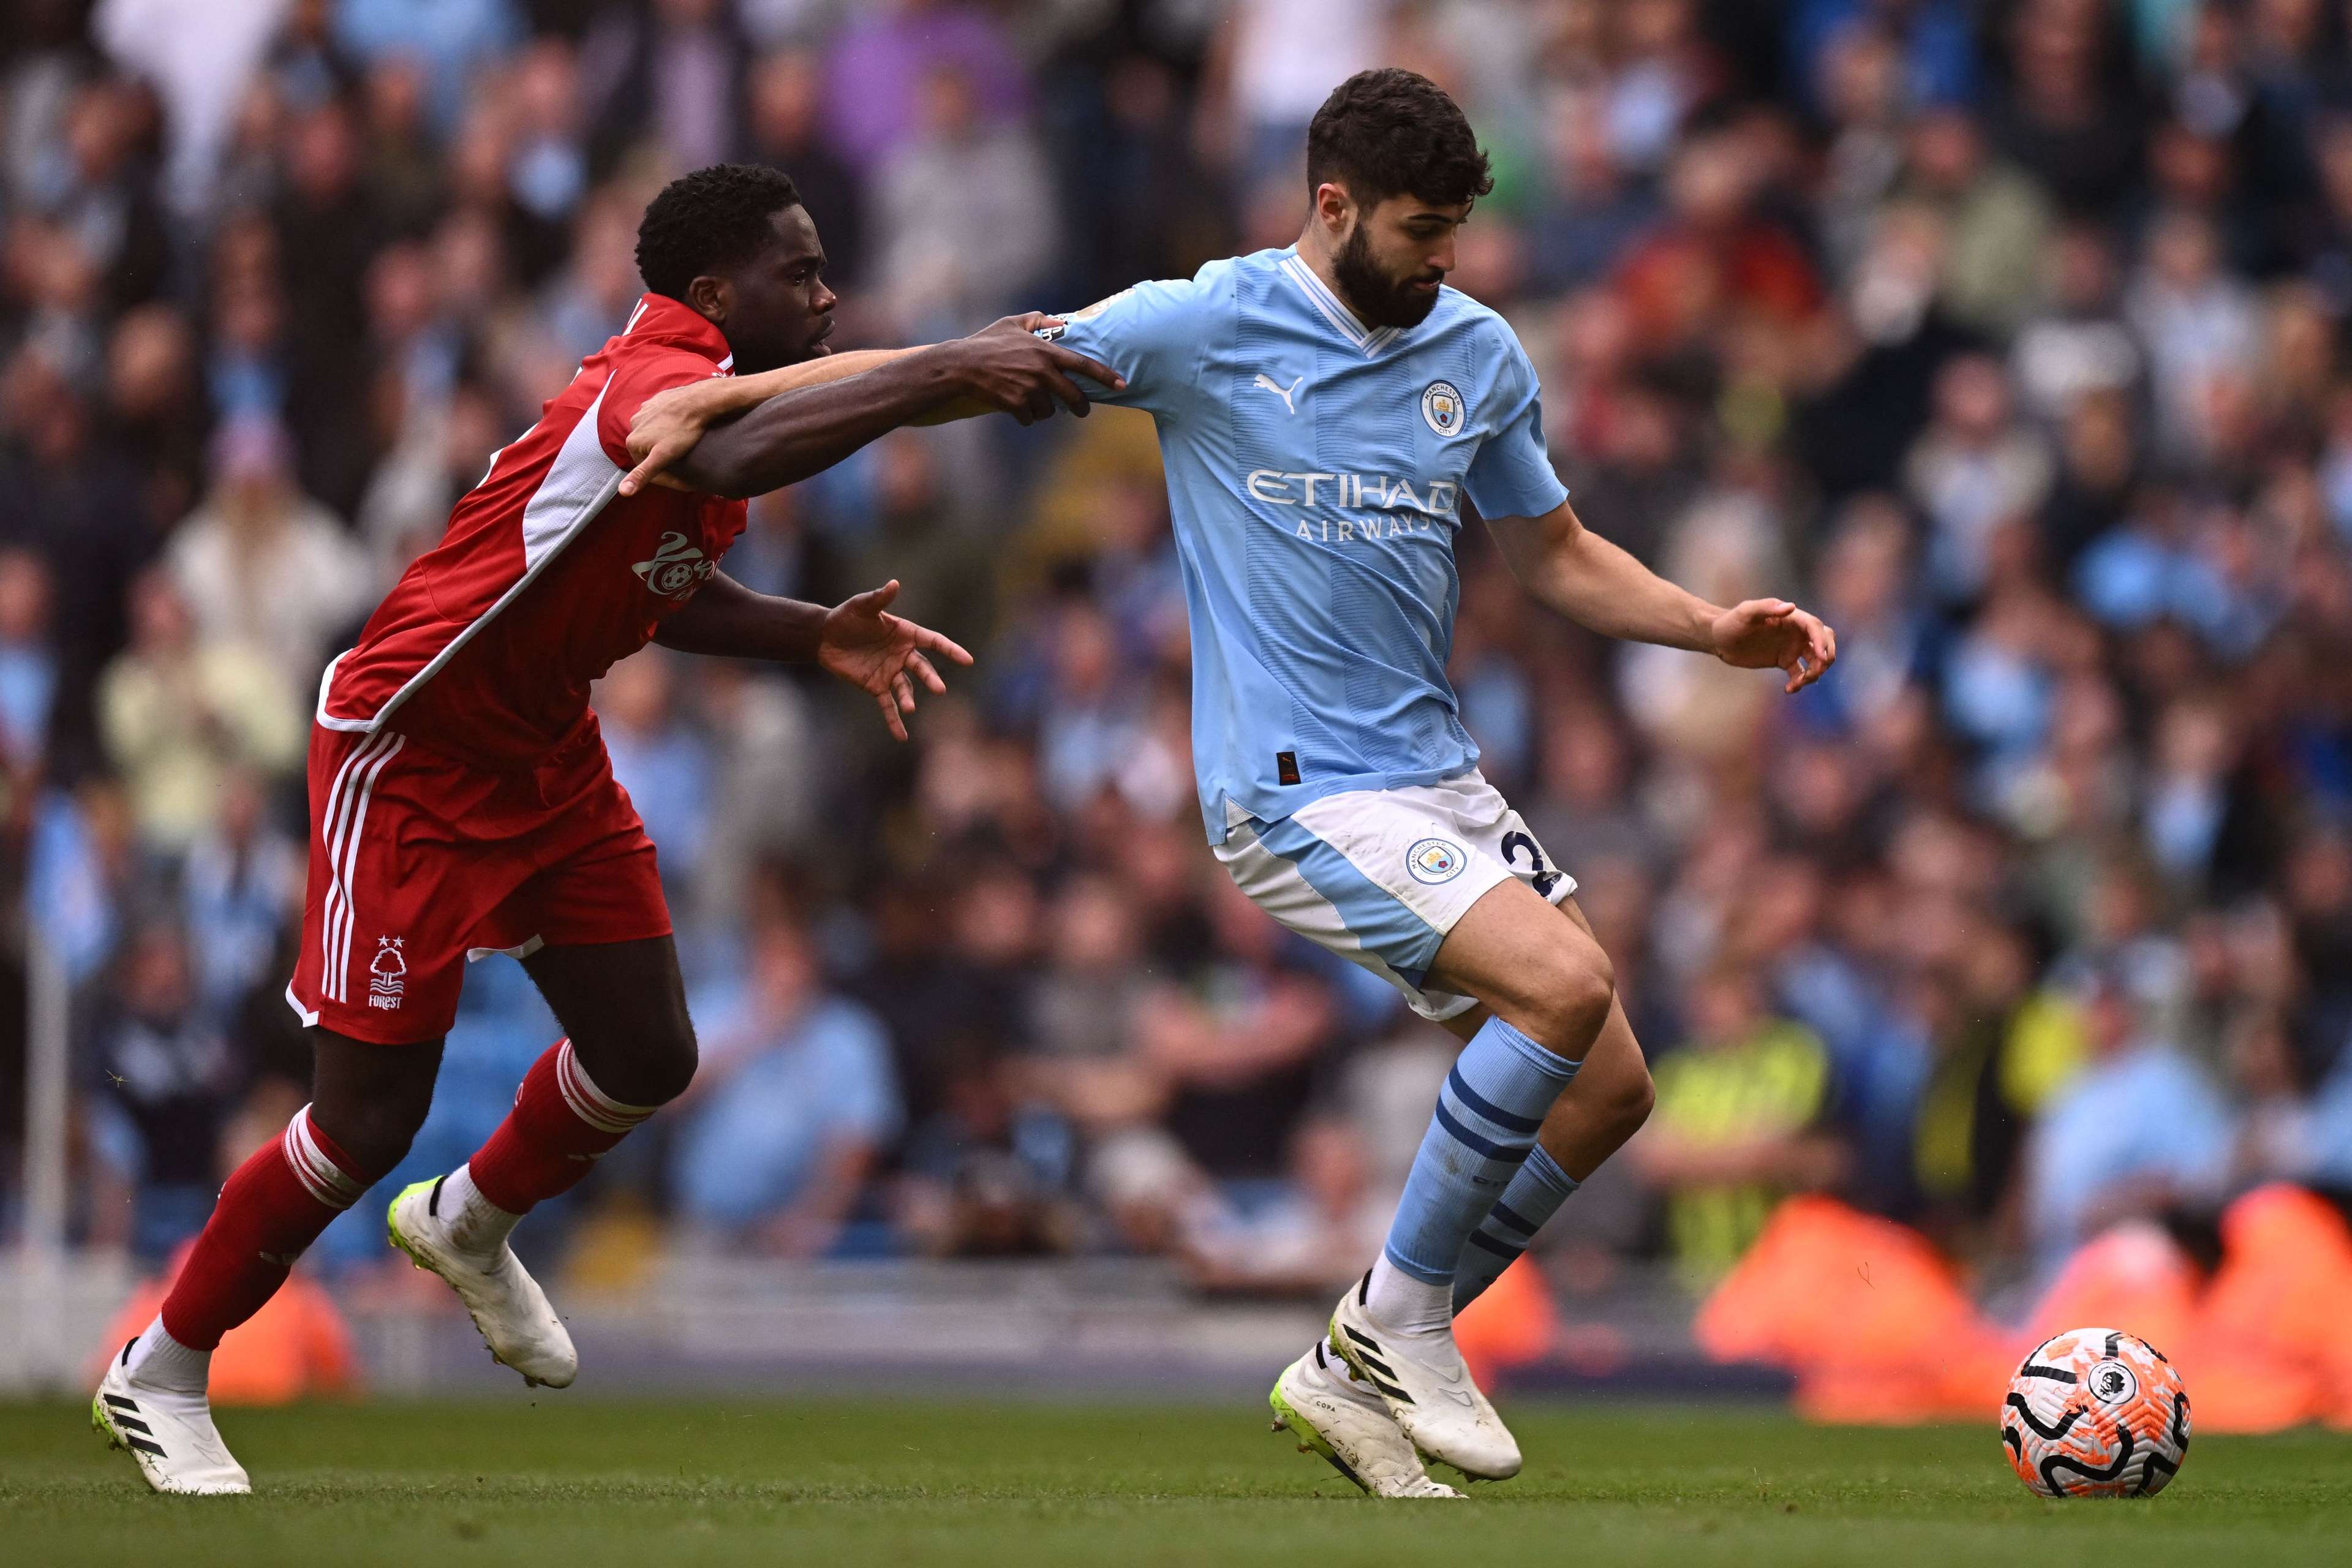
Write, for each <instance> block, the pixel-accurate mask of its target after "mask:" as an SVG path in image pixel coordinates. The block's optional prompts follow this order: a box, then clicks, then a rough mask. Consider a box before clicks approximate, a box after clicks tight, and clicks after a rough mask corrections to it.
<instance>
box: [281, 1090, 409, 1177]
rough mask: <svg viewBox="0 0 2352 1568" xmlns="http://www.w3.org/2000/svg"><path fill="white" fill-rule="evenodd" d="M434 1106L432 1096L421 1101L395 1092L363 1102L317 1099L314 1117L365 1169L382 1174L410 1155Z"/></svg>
mask: <svg viewBox="0 0 2352 1568" xmlns="http://www.w3.org/2000/svg"><path fill="white" fill-rule="evenodd" d="M430 1109H432V1100H431V1099H430V1098H429V1097H427V1098H426V1099H425V1100H423V1101H421V1102H418V1101H413V1100H408V1099H406V1098H403V1097H397V1096H395V1097H389V1098H386V1099H383V1100H372V1101H370V1102H368V1103H366V1104H362V1105H324V1106H322V1105H320V1104H317V1103H313V1104H312V1106H311V1108H310V1117H311V1120H312V1121H316V1122H317V1123H318V1125H319V1131H321V1132H324V1133H325V1134H326V1135H327V1136H328V1137H329V1138H331V1139H333V1140H334V1142H335V1147H336V1148H338V1149H340V1150H341V1151H342V1152H343V1153H344V1154H345V1155H347V1156H348V1157H349V1158H350V1159H351V1161H352V1163H353V1164H355V1165H357V1166H358V1167H359V1169H360V1170H361V1171H362V1172H363V1173H366V1174H368V1175H370V1176H382V1175H384V1174H386V1173H389V1172H390V1171H391V1170H392V1168H393V1167H394V1166H395V1165H397V1164H399V1163H400V1162H401V1161H402V1160H404V1159H405V1158H406V1157H407V1155H408V1146H409V1145H410V1144H411V1143H413V1142H415V1141H416V1130H417V1129H418V1128H420V1127H422V1126H424V1125H425V1112H426V1111H427V1110H430Z"/></svg>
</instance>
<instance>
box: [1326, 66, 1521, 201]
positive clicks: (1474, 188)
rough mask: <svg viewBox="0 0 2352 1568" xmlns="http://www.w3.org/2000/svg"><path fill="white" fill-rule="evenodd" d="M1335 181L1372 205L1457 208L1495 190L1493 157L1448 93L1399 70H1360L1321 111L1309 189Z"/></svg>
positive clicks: (1417, 76) (1385, 68)
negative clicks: (1411, 202)
mask: <svg viewBox="0 0 2352 1568" xmlns="http://www.w3.org/2000/svg"><path fill="white" fill-rule="evenodd" d="M1327 183H1328V184H1340V185H1345V186H1347V187H1348V194H1349V195H1352V196H1354V197H1355V198H1356V200H1357V201H1359V202H1360V203H1362V204H1363V205H1366V206H1372V205H1377V204H1378V203H1380V202H1382V201H1385V200H1387V199H1388V198H1389V197H1391V196H1412V197H1413V198H1415V199H1416V200H1419V201H1424V202H1427V203H1429V204H1430V205H1433V206H1453V205H1456V204H1458V203H1464V202H1473V201H1475V200H1477V199H1478V198H1479V197H1480V196H1483V195H1486V193H1487V192H1488V191H1491V190H1493V189H1494V188H1495V177H1494V175H1493V174H1491V173H1489V172H1488V170H1487V166H1486V153H1484V152H1482V151H1481V150H1480V149H1479V146H1478V138H1477V137H1476V136H1475V135H1474V134H1472V132H1471V130H1470V121H1467V120H1465V119H1464V118H1463V116H1462V110H1461V109H1460V108H1459V107H1458V106H1457V105H1456V104H1455V103H1454V100H1452V99H1451V98H1448V97H1447V96H1446V94H1445V89H1444V88H1442V87H1440V86H1438V85H1437V84H1436V83H1435V82H1433V81H1432V80H1430V79H1428V78H1427V77H1425V76H1423V75H1421V74H1420V73H1418V72H1416V71H1409V70H1402V69H1399V68H1396V67H1394V66H1388V67H1383V68H1381V69H1378V70H1368V71H1358V72H1357V73H1356V74H1355V75H1354V76H1351V77H1349V79H1347V80H1345V81H1343V82H1341V83H1340V84H1339V86H1338V87H1336V88H1333V89H1331V96H1330V97H1328V98H1327V99H1325V100H1323V107H1322V108H1320V109H1318V110H1316V111H1315V119H1314V121H1313V122H1312V123H1310V124H1309V125H1308V126H1307V191H1308V192H1309V193H1310V194H1311V193H1312V192H1313V191H1314V190H1315V189H1316V187H1318V185H1322V184H1327Z"/></svg>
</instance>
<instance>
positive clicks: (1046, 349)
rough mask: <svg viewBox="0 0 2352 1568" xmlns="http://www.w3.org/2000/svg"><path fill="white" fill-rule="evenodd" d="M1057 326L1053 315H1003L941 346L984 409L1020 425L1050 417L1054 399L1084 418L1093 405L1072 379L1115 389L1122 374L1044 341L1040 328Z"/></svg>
mask: <svg viewBox="0 0 2352 1568" xmlns="http://www.w3.org/2000/svg"><path fill="white" fill-rule="evenodd" d="M1061 324H1062V322H1061V318H1059V317H1058V316H1045V315H1040V314H1038V313H1037V312H1035V311H1031V312H1029V313H1028V314H1026V315H1020V316H1007V317H1005V318H1003V320H1002V321H992V322H991V323H990V324H989V325H988V326H986V327H983V328H982V329H981V330H980V331H977V332H974V333H973V334H972V335H971V336H970V337H968V338H958V339H956V340H955V342H952V343H949V344H945V345H943V346H944V347H946V348H947V349H948V350H949V352H950V353H952V354H953V355H954V356H955V359H956V368H957V371H958V372H959V374H961V377H962V379H963V382H964V390H965V391H966V392H967V393H968V394H970V395H971V396H973V397H976V398H978V399H979V400H980V401H981V402H982V403H984V404H986V405H988V406H989V407H991V408H994V409H997V410H999V411H1001V412H1003V413H1005V414H1010V415H1012V416H1013V417H1014V418H1015V419H1018V420H1019V421H1021V423H1022V424H1024V425H1034V424H1035V423H1036V422H1037V421H1038V420H1040V419H1050V418H1052V417H1053V415H1054V407H1055V404H1056V403H1059V404H1060V405H1062V406H1064V407H1066V408H1067V409H1068V410H1069V411H1070V412H1071V413H1072V414H1075V415H1076V416H1078V417H1079V418H1081V419H1083V418H1085V417H1086V416H1087V410H1088V409H1089V408H1091V407H1092V406H1093V405H1091V404H1090V403H1088V402H1087V395H1086V393H1085V392H1084V391H1083V390H1081V389H1080V387H1079V386H1078V384H1077V383H1076V381H1075V380H1073V379H1072V378H1073V377H1074V376H1080V375H1083V376H1085V377H1087V379H1088V380H1090V381H1093V382H1096V383H1097V384H1101V385H1104V386H1108V387H1110V388H1112V389H1114V390H1117V389H1119V388H1123V387H1125V386H1126V385H1127V378H1126V377H1125V376H1123V375H1121V374H1118V372H1117V371H1115V370H1113V369H1111V368H1110V366H1108V365H1107V364H1104V363H1101V362H1100V361H1099V360H1092V359H1088V358H1087V356H1086V355H1084V354H1082V353H1074V352H1072V351H1071V350H1069V349H1066V348H1063V347H1062V346H1061V345H1060V344H1058V343H1049V342H1046V341H1045V339H1043V338H1041V337H1039V336H1037V333H1038V332H1039V331H1041V330H1042V329H1044V328H1047V327H1057V326H1060V325H1061Z"/></svg>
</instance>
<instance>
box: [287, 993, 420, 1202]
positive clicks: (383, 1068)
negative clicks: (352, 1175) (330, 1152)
mask: <svg viewBox="0 0 2352 1568" xmlns="http://www.w3.org/2000/svg"><path fill="white" fill-rule="evenodd" d="M310 1044H311V1065H310V1116H311V1119H312V1120H313V1121H316V1122H317V1123H318V1124H319V1128H320V1131H323V1132H325V1133H326V1135H327V1136H328V1137H329V1138H331V1139H333V1140H334V1142H335V1144H336V1146H337V1147H338V1148H340V1149H341V1150H342V1151H343V1152H344V1153H345V1154H348V1155H349V1156H350V1157H351V1158H352V1160H353V1161H355V1162H357V1163H358V1164H359V1167H360V1169H361V1170H362V1171H364V1172H366V1173H369V1174H370V1175H382V1174H383V1173H385V1172H387V1171H389V1170H391V1169H392V1168H393V1167H394V1165H397V1164H399V1163H400V1161H401V1156H403V1155H404V1154H406V1153H407V1152H408V1145H409V1142H411V1141H412V1140H413V1139H415V1136H416V1130H417V1129H418V1128H420V1127H422V1126H424V1125H425V1113H426V1112H427V1111H429V1110H432V1108H433V1084H434V1080H435V1079H436V1078H438V1077H439V1076H440V1072H441V1047H442V1042H441V1040H440V1039H439V1038H437V1037H436V1038H434V1039H429V1040H420V1041H415V1042H411V1043H408V1044H404V1045H384V1044H382V1043H379V1042H377V1041H374V1040H360V1039H353V1038H352V1037H351V1036H349V1035H341V1034H337V1033H336V1032H335V1031H334V1030H332V1029H329V1028H323V1027H321V1028H316V1029H313V1030H311V1031H310Z"/></svg>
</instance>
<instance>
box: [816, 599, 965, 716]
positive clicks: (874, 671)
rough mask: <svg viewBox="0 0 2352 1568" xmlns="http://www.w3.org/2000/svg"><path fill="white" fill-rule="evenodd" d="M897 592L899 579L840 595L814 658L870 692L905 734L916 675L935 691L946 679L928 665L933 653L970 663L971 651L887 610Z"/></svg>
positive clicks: (942, 687)
mask: <svg viewBox="0 0 2352 1568" xmlns="http://www.w3.org/2000/svg"><path fill="white" fill-rule="evenodd" d="M897 597H898V579H897V578H895V577H894V578H892V579H891V580H890V581H889V582H887V583H885V584H882V586H880V587H879V588H876V589H873V590H871V591H870V592H867V593H864V594H859V595H856V596H855V597H852V598H848V599H844V600H843V601H842V602H841V603H840V604H838V605H835V606H834V607H833V608H832V610H831V611H829V612H828V613H827V614H826V616H825V617H824V626H821V627H820V628H818V631H817V643H816V661H817V663H819V664H821V665H823V666H824V668H826V669H829V670H831V671H832V672H833V673H834V674H835V675H837V676H839V677H841V679H844V680H846V681H847V682H849V684H850V685H852V686H855V687H856V688H857V689H859V690H861V691H865V692H868V693H870V694H871V695H872V696H873V698H874V702H875V706H877V708H879V709H881V710H882V722H884V723H885V724H887V725H888V726H889V727H890V733H891V734H893V735H895V736H897V737H898V739H899V740H901V741H903V740H905V739H906V738H907V721H906V718H905V715H907V714H908V713H912V712H913V711H914V710H915V683H916V682H917V681H920V682H922V684H923V685H924V686H926V687H928V688H929V689H930V690H931V691H933V692H934V693H944V692H945V691H946V690H947V689H948V683H947V682H946V681H944V680H941V679H940V672H939V671H938V670H937V669H936V668H933V667H932V665H931V660H932V659H933V658H946V659H949V660H950V661H952V662H953V663H956V664H970V663H971V655H970V654H968V653H966V652H965V651H964V650H963V649H962V648H961V647H958V646H957V645H956V644H955V643H953V642H951V641H950V640H949V639H948V638H946V637H941V636H940V634H939V633H937V632H935V631H932V630H931V629H929V627H928V626H917V625H916V624H915V623H914V622H912V621H909V620H904V619H901V618H900V617H899V616H893V615H888V614H886V613H885V612H887V610H888V609H889V607H890V603H891V601H892V600H894V599H896V598H897Z"/></svg>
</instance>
